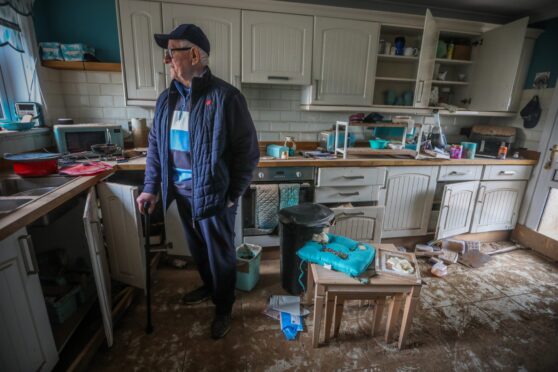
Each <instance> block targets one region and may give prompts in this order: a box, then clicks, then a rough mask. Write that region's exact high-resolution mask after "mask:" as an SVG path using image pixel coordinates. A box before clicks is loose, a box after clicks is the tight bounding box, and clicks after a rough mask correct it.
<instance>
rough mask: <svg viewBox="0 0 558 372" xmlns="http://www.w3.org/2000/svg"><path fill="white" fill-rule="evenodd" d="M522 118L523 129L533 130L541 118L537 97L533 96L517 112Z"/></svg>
mask: <svg viewBox="0 0 558 372" xmlns="http://www.w3.org/2000/svg"><path fill="white" fill-rule="evenodd" d="M519 113H520V114H521V117H522V118H523V127H525V128H534V127H535V126H537V123H538V122H539V119H540V118H541V104H540V102H539V96H537V95H535V96H533V98H531V100H530V101H529V103H527V104H526V105H525V107H523V109H522V110H521V111H520V112H519Z"/></svg>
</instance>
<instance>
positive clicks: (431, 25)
mask: <svg viewBox="0 0 558 372" xmlns="http://www.w3.org/2000/svg"><path fill="white" fill-rule="evenodd" d="M437 43H438V26H437V24H436V19H435V18H434V17H433V16H432V13H430V10H429V9H426V17H425V19H424V31H423V33H422V42H421V46H420V56H419V65H418V72H417V82H416V85H415V99H414V101H415V102H414V106H415V107H428V102H429V98H430V89H431V86H432V76H433V74H434V64H435V61H434V59H435V57H436V46H437Z"/></svg>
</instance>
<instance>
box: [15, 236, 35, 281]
mask: <svg viewBox="0 0 558 372" xmlns="http://www.w3.org/2000/svg"><path fill="white" fill-rule="evenodd" d="M18 242H19V249H20V250H21V255H22V257H23V264H24V266H25V271H27V275H32V274H38V273H39V265H37V257H35V250H34V249H33V240H31V235H25V236H20V237H19V238H18Z"/></svg>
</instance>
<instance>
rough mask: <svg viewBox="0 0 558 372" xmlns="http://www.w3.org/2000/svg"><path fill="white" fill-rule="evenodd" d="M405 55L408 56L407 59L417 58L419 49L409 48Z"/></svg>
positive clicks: (406, 49)
mask: <svg viewBox="0 0 558 372" xmlns="http://www.w3.org/2000/svg"><path fill="white" fill-rule="evenodd" d="M403 55H404V56H407V57H411V56H416V55H418V49H417V48H410V47H407V48H405V50H404V51H403Z"/></svg>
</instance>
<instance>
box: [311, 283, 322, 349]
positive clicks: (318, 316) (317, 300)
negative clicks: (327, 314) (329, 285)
mask: <svg viewBox="0 0 558 372" xmlns="http://www.w3.org/2000/svg"><path fill="white" fill-rule="evenodd" d="M323 311H324V290H323V288H322V286H320V285H318V286H316V287H315V294H314V330H313V332H312V347H314V348H316V347H318V345H319V342H320V325H321V323H322V314H323Z"/></svg>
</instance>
